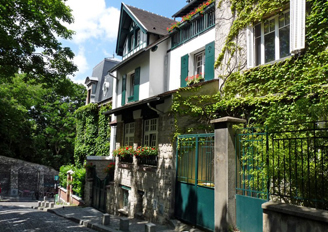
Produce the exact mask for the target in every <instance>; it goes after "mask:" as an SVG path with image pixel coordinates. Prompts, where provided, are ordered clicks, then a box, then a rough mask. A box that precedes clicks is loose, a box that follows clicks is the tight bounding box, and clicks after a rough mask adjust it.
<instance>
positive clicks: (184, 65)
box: [180, 54, 189, 87]
mask: <svg viewBox="0 0 328 232" xmlns="http://www.w3.org/2000/svg"><path fill="white" fill-rule="evenodd" d="M188 60H189V55H188V54H187V55H184V56H182V57H181V75H180V76H181V87H186V86H187V82H186V78H187V77H188V66H189V62H188Z"/></svg>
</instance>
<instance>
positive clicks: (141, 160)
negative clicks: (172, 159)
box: [137, 155, 158, 166]
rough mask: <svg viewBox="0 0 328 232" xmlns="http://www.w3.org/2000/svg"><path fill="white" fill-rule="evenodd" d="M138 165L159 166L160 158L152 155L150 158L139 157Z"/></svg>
mask: <svg viewBox="0 0 328 232" xmlns="http://www.w3.org/2000/svg"><path fill="white" fill-rule="evenodd" d="M137 161H138V165H141V164H146V165H152V166H157V161H158V156H157V155H150V156H137Z"/></svg>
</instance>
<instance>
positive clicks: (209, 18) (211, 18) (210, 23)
mask: <svg viewBox="0 0 328 232" xmlns="http://www.w3.org/2000/svg"><path fill="white" fill-rule="evenodd" d="M214 24H215V12H214V10H211V11H209V12H208V14H207V27H210V26H213V25H214Z"/></svg>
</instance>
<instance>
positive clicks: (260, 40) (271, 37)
mask: <svg viewBox="0 0 328 232" xmlns="http://www.w3.org/2000/svg"><path fill="white" fill-rule="evenodd" d="M289 31H290V28H289V12H285V13H283V14H281V15H277V16H275V17H273V18H270V19H268V20H266V21H265V22H264V23H260V24H257V25H256V26H255V27H254V37H255V38H254V40H255V41H254V43H255V65H259V64H265V63H268V62H271V61H274V60H279V59H281V58H284V57H287V56H289V55H290V53H289Z"/></svg>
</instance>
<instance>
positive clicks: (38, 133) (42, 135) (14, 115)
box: [0, 74, 86, 169]
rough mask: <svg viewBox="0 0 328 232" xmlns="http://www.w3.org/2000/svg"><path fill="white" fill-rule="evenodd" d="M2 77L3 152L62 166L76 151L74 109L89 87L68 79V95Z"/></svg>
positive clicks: (0, 151) (0, 135) (0, 133)
mask: <svg viewBox="0 0 328 232" xmlns="http://www.w3.org/2000/svg"><path fill="white" fill-rule="evenodd" d="M24 78H25V75H24V74H20V75H16V76H14V77H12V78H11V81H3V80H1V79H0V154H1V155H5V156H10V157H14V158H18V159H23V160H26V161H30V162H35V163H40V164H44V165H49V166H52V167H54V168H57V169H58V168H59V167H60V166H61V165H63V164H67V163H70V162H71V161H72V160H73V154H74V139H75V134H76V132H75V117H74V115H73V113H74V111H75V109H77V108H78V107H80V106H81V105H83V104H84V100H85V97H86V96H85V95H86V89H85V87H84V86H83V85H77V84H74V83H73V82H71V81H68V82H67V83H68V85H67V86H66V90H65V92H66V93H67V94H66V95H63V94H58V93H57V92H56V91H55V90H54V88H49V89H45V88H42V85H40V84H39V85H33V84H31V81H29V82H27V83H26V82H24V81H23V80H24Z"/></svg>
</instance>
